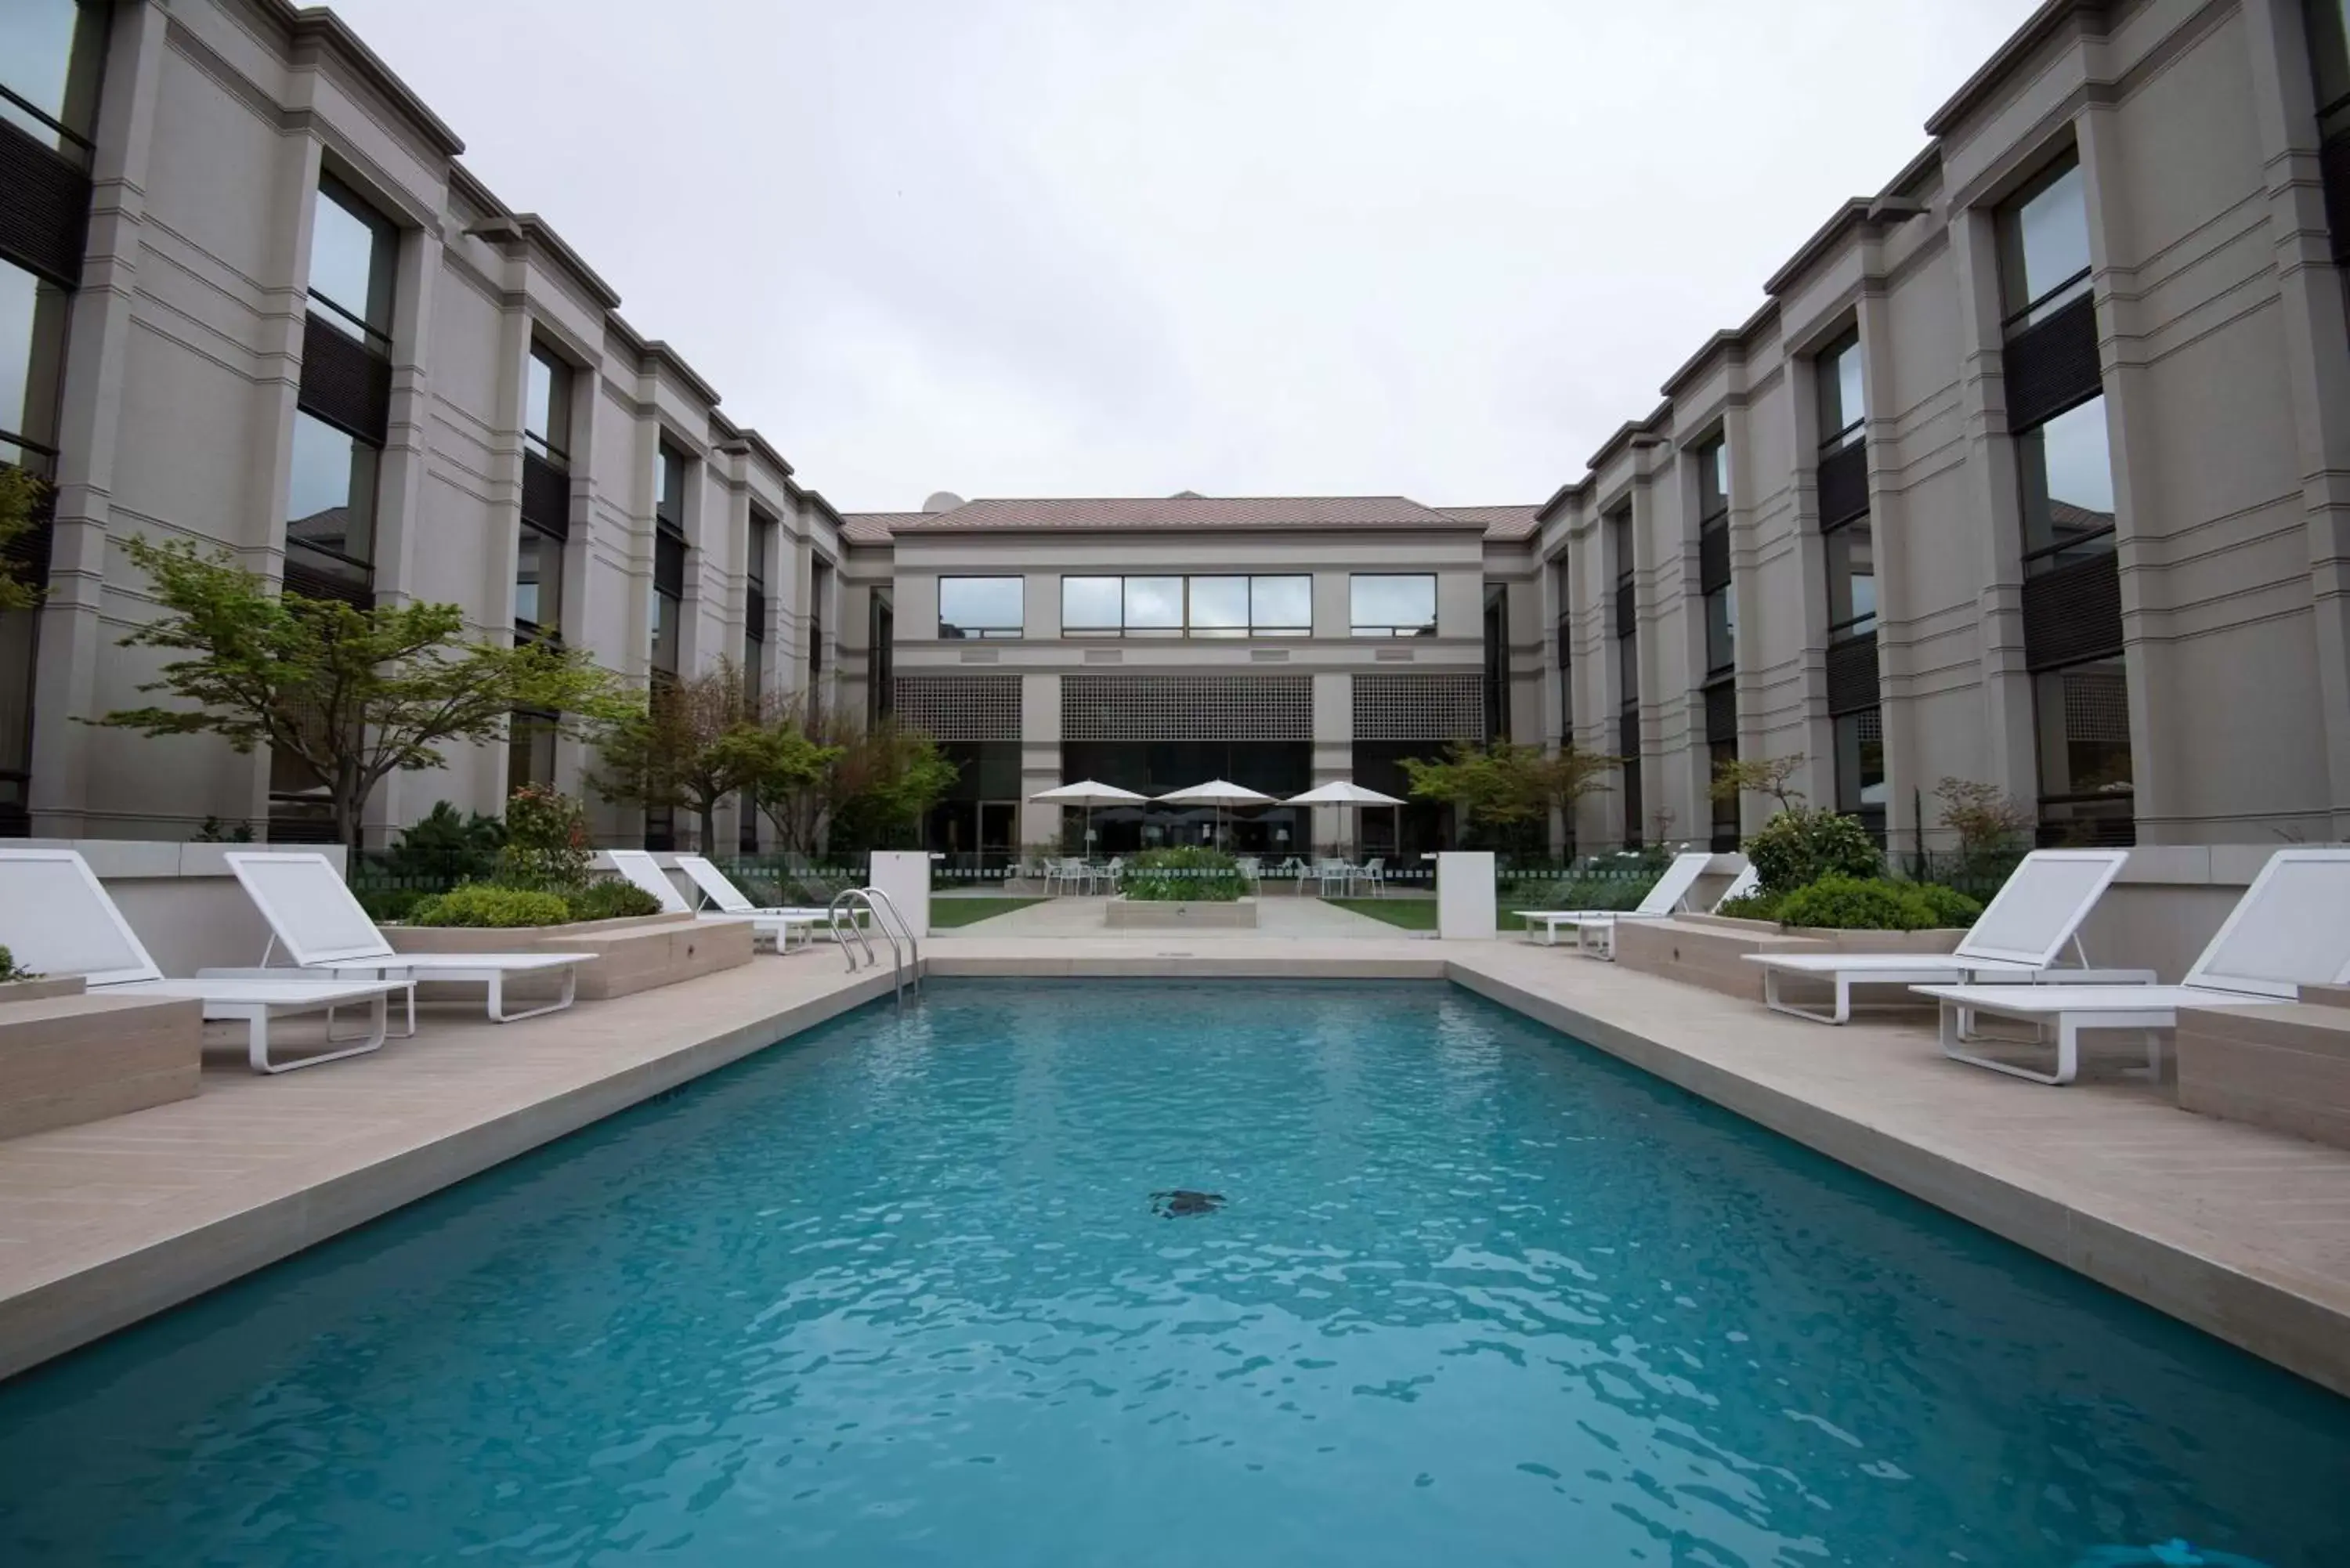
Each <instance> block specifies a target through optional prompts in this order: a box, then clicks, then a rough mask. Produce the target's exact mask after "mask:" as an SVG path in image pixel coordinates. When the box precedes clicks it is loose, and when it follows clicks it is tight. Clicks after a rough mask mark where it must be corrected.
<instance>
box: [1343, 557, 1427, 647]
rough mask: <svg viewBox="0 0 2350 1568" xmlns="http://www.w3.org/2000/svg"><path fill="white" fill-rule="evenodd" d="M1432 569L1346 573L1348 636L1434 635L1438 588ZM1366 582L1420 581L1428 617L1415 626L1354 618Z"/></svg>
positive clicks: (1358, 612) (1409, 636)
mask: <svg viewBox="0 0 2350 1568" xmlns="http://www.w3.org/2000/svg"><path fill="white" fill-rule="evenodd" d="M1437 576H1438V574H1436V573H1434V572H1349V573H1347V636H1349V637H1362V638H1386V639H1398V638H1406V639H1409V638H1420V637H1434V636H1436V635H1437V628H1438V625H1439V624H1440V623H1439V620H1438V610H1439V607H1440V590H1439V586H1438V583H1437ZM1367 582H1381V583H1388V582H1422V583H1426V584H1427V585H1428V619H1427V620H1426V621H1424V622H1421V623H1420V624H1419V625H1417V626H1406V625H1403V624H1401V623H1397V622H1388V621H1367V620H1360V619H1357V616H1358V615H1359V614H1360V613H1361V612H1360V611H1358V610H1357V608H1356V595H1357V593H1358V592H1359V591H1360V588H1361V586H1362V585H1363V584H1364V583H1367Z"/></svg>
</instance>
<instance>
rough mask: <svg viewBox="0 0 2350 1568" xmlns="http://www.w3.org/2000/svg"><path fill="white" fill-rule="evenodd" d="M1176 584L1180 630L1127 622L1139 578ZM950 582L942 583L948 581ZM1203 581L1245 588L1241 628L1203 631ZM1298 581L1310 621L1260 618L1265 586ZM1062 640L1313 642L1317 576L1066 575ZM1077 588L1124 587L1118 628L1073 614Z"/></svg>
mask: <svg viewBox="0 0 2350 1568" xmlns="http://www.w3.org/2000/svg"><path fill="white" fill-rule="evenodd" d="M1170 578H1171V579H1175V580H1178V581H1180V582H1181V584H1182V585H1183V587H1182V624H1181V625H1180V626H1178V627H1165V626H1135V625H1132V624H1131V623H1130V622H1129V621H1128V618H1127V609H1126V607H1127V598H1128V594H1127V585H1128V583H1131V582H1134V581H1136V580H1138V579H1139V580H1143V581H1156V580H1166V579H1170ZM943 580H944V579H941V581H943ZM1203 582H1218V583H1239V584H1241V585H1242V597H1243V604H1244V606H1245V611H1244V618H1243V621H1242V622H1241V623H1239V624H1236V625H1235V624H1219V625H1215V626H1202V625H1201V624H1200V622H1199V620H1198V611H1197V608H1196V606H1197V603H1198V593H1197V589H1196V587H1195V585H1197V584H1200V583H1203ZM1281 582H1294V583H1303V584H1304V585H1305V620H1304V621H1302V622H1298V623H1295V624H1284V623H1280V622H1275V621H1271V620H1266V621H1260V620H1258V619H1257V618H1256V617H1257V589H1258V585H1259V584H1261V583H1281ZM1060 583H1061V635H1062V636H1063V637H1064V638H1066V639H1073V640H1082V641H1087V642H1091V641H1097V640H1103V639H1124V638H1134V639H1139V640H1144V641H1155V642H1163V641H1168V640H1171V639H1178V638H1180V639H1193V640H1198V641H1202V642H1238V641H1243V640H1244V639H1254V638H1274V637H1311V636H1313V635H1314V575H1313V574H1312V573H1311V572H1181V573H1178V572H1064V573H1062V574H1061V578H1060ZM1075 583H1116V584H1117V585H1118V589H1117V595H1116V597H1117V599H1118V624H1117V625H1115V626H1108V625H1103V624H1099V623H1095V622H1080V621H1077V620H1075V619H1073V618H1071V616H1070V614H1069V589H1070V585H1072V584H1075Z"/></svg>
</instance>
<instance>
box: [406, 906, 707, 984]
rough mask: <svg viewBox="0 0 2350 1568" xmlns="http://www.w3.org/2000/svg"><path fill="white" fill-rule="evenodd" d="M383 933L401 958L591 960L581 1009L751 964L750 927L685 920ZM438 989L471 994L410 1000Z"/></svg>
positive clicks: (582, 972)
mask: <svg viewBox="0 0 2350 1568" xmlns="http://www.w3.org/2000/svg"><path fill="white" fill-rule="evenodd" d="M383 934H384V935H385V936H386V937H388V938H390V941H391V945H392V948H393V950H395V951H398V952H404V953H514V952H524V953H526V952H534V951H536V952H575V953H593V954H594V955H595V957H594V958H593V959H591V960H590V961H587V963H583V964H581V965H580V966H579V997H580V1000H581V1001H583V1002H601V1001H603V1000H605V999H607V998H608V997H614V996H628V995H629V994H631V993H633V992H639V991H650V990H652V989H654V988H655V987H657V986H663V985H675V984H676V983H677V982H678V981H684V980H692V979H694V978H696V977H697V976H701V975H705V974H715V973H716V972H717V971H720V970H723V969H733V968H734V967H736V966H737V965H739V964H746V963H749V962H750V961H751V940H752V930H751V925H750V922H748V921H746V920H745V921H733V920H730V921H725V922H720V921H717V920H706V921H705V920H697V919H694V918H693V917H692V916H691V915H646V916H641V917H631V918H629V919H618V920H580V921H577V922H575V923H573V924H569V925H562V926H504V927H494V926H386V927H384V928H383ZM444 990H445V992H446V994H447V995H448V996H451V997H454V996H458V995H461V994H462V995H472V994H473V992H472V991H471V990H467V989H463V988H458V987H453V986H452V987H447V988H444V987H442V986H440V985H425V986H421V987H419V988H418V992H417V994H418V996H419V997H420V998H421V999H423V1000H425V1001H432V1000H434V999H435V998H436V994H437V993H441V992H444Z"/></svg>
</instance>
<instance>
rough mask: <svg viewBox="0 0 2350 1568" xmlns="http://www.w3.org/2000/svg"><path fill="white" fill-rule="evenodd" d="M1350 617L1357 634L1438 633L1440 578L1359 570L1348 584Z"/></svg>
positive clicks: (1433, 634)
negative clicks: (1437, 610)
mask: <svg viewBox="0 0 2350 1568" xmlns="http://www.w3.org/2000/svg"><path fill="white" fill-rule="evenodd" d="M1347 606H1348V610H1347V621H1348V625H1349V628H1350V629H1351V630H1352V631H1353V633H1354V635H1355V636H1357V637H1434V636H1435V635H1436V578H1435V577H1434V576H1429V575H1425V574H1415V575H1410V576H1404V575H1397V574H1389V573H1360V572H1358V573H1357V574H1356V575H1355V576H1354V577H1353V579H1352V580H1351V581H1350V582H1349V583H1348V584H1347Z"/></svg>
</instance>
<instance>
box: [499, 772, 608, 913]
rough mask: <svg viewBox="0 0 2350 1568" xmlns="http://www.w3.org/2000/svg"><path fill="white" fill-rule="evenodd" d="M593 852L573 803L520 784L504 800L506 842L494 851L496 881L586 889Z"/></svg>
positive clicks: (583, 815)
mask: <svg viewBox="0 0 2350 1568" xmlns="http://www.w3.org/2000/svg"><path fill="white" fill-rule="evenodd" d="M595 858H596V851H595V848H594V846H592V845H590V844H589V843H588V841H587V812H586V811H585V810H583V809H581V807H580V805H579V803H578V802H577V801H576V800H574V799H572V798H571V797H570V796H569V795H567V794H563V793H562V792H561V791H559V790H552V789H548V788H547V787H546V785H544V784H525V785H523V787H522V788H520V789H518V790H516V791H515V792H514V798H512V799H511V800H509V801H507V802H506V842H505V846H504V848H502V849H500V850H499V851H498V875H497V879H498V881H499V882H501V883H502V884H504V886H506V887H509V888H541V889H544V890H546V891H549V892H555V893H573V892H577V891H578V890H579V889H581V888H585V887H587V867H589V866H590V865H591V864H593V863H594V861H595Z"/></svg>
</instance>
